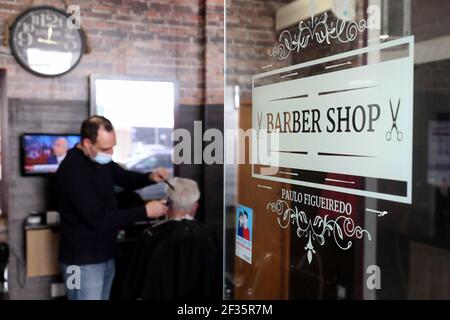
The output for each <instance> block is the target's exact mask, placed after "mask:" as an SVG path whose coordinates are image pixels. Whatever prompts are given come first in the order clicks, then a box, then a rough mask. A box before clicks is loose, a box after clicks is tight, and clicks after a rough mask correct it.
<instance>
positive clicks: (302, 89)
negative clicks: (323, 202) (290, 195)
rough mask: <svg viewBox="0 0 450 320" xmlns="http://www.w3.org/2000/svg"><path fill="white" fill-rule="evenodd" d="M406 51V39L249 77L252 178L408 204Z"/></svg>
mask: <svg viewBox="0 0 450 320" xmlns="http://www.w3.org/2000/svg"><path fill="white" fill-rule="evenodd" d="M413 52H414V37H406V38H402V39H398V40H394V41H389V42H386V43H382V44H379V45H374V46H369V47H366V48H362V49H357V50H353V51H350V52H346V53H342V54H338V55H335V56H331V57H326V58H323V59H319V60H315V61H311V62H307V63H303V64H299V65H294V66H290V67H287V68H283V69H278V70H273V71H269V72H265V73H262V74H258V75H256V76H254V77H253V91H252V94H253V111H252V123H253V128H254V129H255V131H256V132H257V133H256V144H255V147H254V148H253V150H252V152H253V154H252V158H253V171H252V176H253V177H255V178H260V179H267V180H272V181H278V182H285V183H291V184H296V185H301V186H307V187H313V188H319V189H324V190H331V191H337V192H344V193H349V194H356V195H361V196H365V197H372V198H377V199H384V200H390V201H396V202H401V203H411V198H412V196H411V190H412V188H411V180H412V146H413V135H412V133H413V71H414V58H413ZM374 55H376V56H377V59H370V58H369V57H373V56H374ZM264 135H265V136H268V137H270V136H275V135H276V139H277V143H276V144H275V146H276V147H275V148H274V144H272V147H270V146H269V147H268V145H267V141H268V140H270V139H269V138H266V139H263V138H262V137H263V136H264ZM261 150H264V152H265V153H266V154H267V155H268V156H266V157H260V155H261ZM274 159H275V160H276V161H274ZM274 166H276V167H277V169H278V170H276V171H275V172H274V173H271V174H265V173H264V169H265V168H266V167H274ZM330 176H332V177H333V178H330ZM361 178H364V179H366V180H365V181H368V180H369V181H370V180H373V181H374V182H377V183H365V184H361V183H356V182H355V181H361ZM378 182H379V183H378ZM379 184H382V185H383V186H384V188H383V189H382V190H381V189H379V188H378V187H377V185H379Z"/></svg>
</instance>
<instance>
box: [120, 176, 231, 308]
mask: <svg viewBox="0 0 450 320" xmlns="http://www.w3.org/2000/svg"><path fill="white" fill-rule="evenodd" d="M170 183H171V185H172V186H173V188H174V189H173V190H172V189H171V188H168V187H166V193H167V196H168V206H169V210H168V214H167V217H168V220H166V221H164V222H161V223H159V224H157V225H155V226H153V227H151V228H149V229H147V230H146V231H145V232H144V234H143V236H142V238H141V239H140V241H139V243H138V245H137V248H136V253H135V256H134V257H133V261H132V262H131V267H130V270H129V273H128V276H127V278H126V280H125V282H124V288H123V290H122V293H123V295H122V298H124V299H170V300H173V299H180V300H211V299H221V286H222V281H221V272H220V270H221V250H220V246H219V243H218V240H217V237H216V236H215V235H214V232H213V231H212V230H211V229H209V228H208V227H207V226H206V225H204V224H202V223H200V222H198V221H196V220H195V219H194V216H195V213H196V210H197V207H198V199H199V198H200V191H199V189H198V186H197V183H196V182H195V181H193V180H190V179H183V178H173V179H171V180H170Z"/></svg>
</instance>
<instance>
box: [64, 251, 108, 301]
mask: <svg viewBox="0 0 450 320" xmlns="http://www.w3.org/2000/svg"><path fill="white" fill-rule="evenodd" d="M61 267H62V273H63V278H64V286H65V288H66V294H67V298H68V299H69V300H108V299H109V295H110V293H111V286H112V283H113V280H114V275H115V272H116V267H115V264H114V259H111V260H109V261H106V262H102V263H95V264H85V265H81V266H76V265H74V266H70V265H65V264H61ZM77 277H78V278H77Z"/></svg>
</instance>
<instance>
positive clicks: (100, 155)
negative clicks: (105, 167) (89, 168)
mask: <svg viewBox="0 0 450 320" xmlns="http://www.w3.org/2000/svg"><path fill="white" fill-rule="evenodd" d="M94 161H95V162H97V163H99V164H108V163H110V162H111V161H112V155H111V154H108V153H104V152H97V155H96V156H95V158H94Z"/></svg>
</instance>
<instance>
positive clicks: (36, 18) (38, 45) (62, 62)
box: [9, 6, 85, 77]
mask: <svg viewBox="0 0 450 320" xmlns="http://www.w3.org/2000/svg"><path fill="white" fill-rule="evenodd" d="M68 18H69V15H68V14H67V13H65V12H64V11H62V10H59V9H56V8H53V7H48V6H40V7H32V8H30V9H28V10H25V11H24V12H22V13H21V14H20V15H19V16H18V17H17V18H16V19H15V21H14V23H13V24H12V26H11V29H10V35H9V42H10V46H11V52H12V54H13V56H14V57H15V59H16V60H17V62H18V63H19V64H20V65H21V66H22V67H24V68H25V69H26V70H28V71H30V72H31V73H33V74H35V75H38V76H42V77H55V76H60V75H63V74H65V73H67V72H69V71H70V70H72V69H73V68H75V66H76V65H77V64H78V62H79V61H80V59H81V56H82V55H83V53H84V52H85V39H84V34H83V31H82V30H81V28H79V29H70V28H69V27H68V26H67V20H68Z"/></svg>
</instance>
